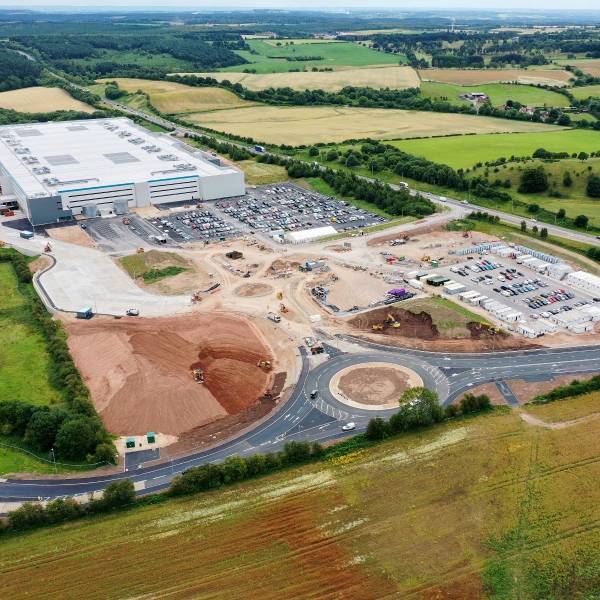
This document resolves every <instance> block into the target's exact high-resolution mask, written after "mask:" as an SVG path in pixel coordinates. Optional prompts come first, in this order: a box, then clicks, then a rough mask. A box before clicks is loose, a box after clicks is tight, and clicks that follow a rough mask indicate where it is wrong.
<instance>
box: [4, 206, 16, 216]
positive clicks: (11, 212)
mask: <svg viewBox="0 0 600 600" xmlns="http://www.w3.org/2000/svg"><path fill="white" fill-rule="evenodd" d="M2 214H3V215H4V216H5V217H14V216H15V211H14V210H12V209H10V208H5V209H4V210H3V211H2Z"/></svg>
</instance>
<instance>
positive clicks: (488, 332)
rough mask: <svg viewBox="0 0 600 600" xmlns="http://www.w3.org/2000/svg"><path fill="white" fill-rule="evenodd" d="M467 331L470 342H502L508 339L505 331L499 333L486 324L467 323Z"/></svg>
mask: <svg viewBox="0 0 600 600" xmlns="http://www.w3.org/2000/svg"><path fill="white" fill-rule="evenodd" d="M467 329H468V330H469V332H470V333H471V339H472V340H490V339H492V338H495V339H502V340H504V339H506V338H507V337H509V335H508V333H506V331H499V330H497V329H495V328H494V327H490V326H489V325H488V324H487V323H478V322H477V321H471V322H470V323H467Z"/></svg>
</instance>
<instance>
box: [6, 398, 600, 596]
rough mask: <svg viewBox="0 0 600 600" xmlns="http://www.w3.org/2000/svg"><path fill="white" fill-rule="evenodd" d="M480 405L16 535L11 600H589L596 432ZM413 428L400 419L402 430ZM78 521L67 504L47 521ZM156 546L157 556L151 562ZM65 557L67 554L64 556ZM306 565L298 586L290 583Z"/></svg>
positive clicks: (593, 570)
mask: <svg viewBox="0 0 600 600" xmlns="http://www.w3.org/2000/svg"><path fill="white" fill-rule="evenodd" d="M476 398H477V397H476V396H475V397H473V398H471V397H469V398H465V399H464V401H463V402H461V403H459V404H458V406H457V408H456V410H457V411H462V410H463V408H464V410H465V414H464V415H463V416H460V415H459V416H458V417H456V418H453V419H449V420H443V421H442V422H440V423H438V424H436V425H431V426H429V427H419V428H417V429H415V430H408V431H405V432H404V433H402V434H400V435H391V430H390V429H388V427H391V426H392V424H391V423H389V422H388V423H386V422H383V425H382V423H380V422H379V421H374V422H373V424H372V425H370V433H369V436H370V437H371V438H372V440H371V441H369V440H367V439H366V435H365V436H362V441H361V436H356V437H355V438H352V439H350V440H348V441H347V442H343V443H341V444H338V445H335V446H332V447H331V448H330V449H328V450H326V451H325V452H326V453H327V452H328V454H325V455H323V456H322V457H321V458H320V459H319V460H318V461H316V462H312V461H310V460H309V461H308V462H307V463H306V464H304V465H302V464H299V465H295V466H293V467H292V468H290V467H288V468H285V469H280V470H277V471H275V472H273V473H270V474H267V475H265V476H263V477H258V478H251V479H249V480H245V481H244V480H238V481H237V482H236V481H232V482H231V483H230V484H228V485H226V486H224V485H223V484H222V483H221V484H220V485H218V484H216V483H215V485H216V487H213V488H212V489H211V491H209V492H204V493H201V494H191V495H184V496H181V497H176V498H171V499H169V500H168V501H166V502H165V501H160V500H159V499H158V498H157V499H156V500H151V499H150V498H147V499H142V500H140V501H138V503H134V504H131V487H128V486H127V485H126V483H123V484H122V487H121V488H119V489H118V490H115V489H113V488H111V490H110V493H109V494H108V497H109V498H111V499H113V500H114V502H115V504H114V506H122V507H124V508H128V507H130V508H129V510H126V511H122V512H119V513H117V514H111V515H106V516H104V515H102V514H97V515H95V516H91V515H90V517H88V518H85V519H81V520H79V521H78V522H71V523H69V524H68V525H65V526H60V527H51V528H48V527H46V528H42V529H39V530H38V531H31V532H29V533H27V534H25V535H16V534H13V535H9V536H6V537H5V538H4V541H3V544H2V548H3V550H2V551H0V572H1V573H4V574H8V573H10V577H5V579H6V584H5V593H6V594H8V595H10V597H11V598H15V599H19V598H22V597H24V590H26V589H27V582H29V581H31V578H32V577H33V576H34V574H35V578H36V589H37V591H38V593H40V594H42V595H45V596H46V597H53V596H59V595H60V594H61V593H64V590H65V589H67V588H68V589H70V590H74V591H76V593H79V592H81V593H84V592H83V590H87V591H86V592H85V593H86V594H87V595H88V596H89V597H90V598H96V597H98V598H106V597H113V596H114V590H115V589H118V590H119V594H120V595H123V594H127V595H128V596H131V597H137V596H142V595H144V594H148V593H153V594H157V593H158V594H167V593H169V591H170V590H172V589H173V588H174V587H176V588H177V590H178V592H179V593H183V594H186V593H193V594H196V595H197V594H204V595H209V594H210V595H213V596H215V597H219V596H223V593H224V590H226V593H227V594H228V595H231V594H235V595H238V596H240V597H245V598H259V597H265V595H268V591H269V590H272V589H274V588H273V586H274V585H276V589H277V590H278V592H280V593H282V594H284V595H286V596H290V597H301V596H307V595H310V594H313V595H314V594H315V593H322V590H323V589H325V588H324V586H327V589H330V590H339V591H340V592H341V591H343V592H344V593H351V594H352V595H353V596H354V597H361V596H362V597H372V596H373V595H381V594H382V593H385V594H388V595H403V596H409V595H415V594H422V593H423V591H424V590H426V591H427V593H428V594H430V595H434V597H435V596H439V595H441V594H442V595H443V594H445V595H450V596H451V597H452V596H453V597H460V598H476V597H490V598H513V597H518V596H520V597H526V598H532V599H536V600H547V599H548V598H555V599H556V600H572V599H573V598H578V597H581V598H584V597H590V598H591V597H592V596H593V594H592V592H593V590H595V589H596V588H597V582H598V580H597V572H598V567H599V566H600V565H599V564H598V557H597V552H595V548H596V547H597V544H598V543H599V542H600V539H599V538H598V532H597V529H596V528H595V527H594V522H595V521H596V520H597V518H598V490H597V486H595V485H593V482H594V481H595V479H594V468H595V457H596V456H597V454H598V451H599V446H598V444H599V442H598V436H597V435H596V429H595V428H594V427H593V423H590V424H588V423H586V422H582V423H580V424H578V425H575V426H573V427H571V428H568V429H546V428H541V427H536V426H531V425H528V424H526V423H524V422H523V421H522V420H521V419H520V418H519V416H518V414H517V413H515V412H512V411H509V410H508V409H506V408H497V409H490V410H487V411H485V412H484V413H483V414H475V413H471V410H472V409H473V408H475V407H476V406H477V405H478V403H479V402H480V400H477V399H476ZM405 400H408V402H410V398H405ZM408 402H404V403H403V406H404V407H407V408H405V409H404V410H406V411H408ZM568 402H569V400H565V403H568ZM461 407H463V408H461ZM418 414H423V416H424V417H427V415H428V414H429V415H430V413H427V412H426V411H425V412H421V411H419V412H418ZM427 418H429V417H427ZM403 422H405V421H404V419H402V418H396V419H394V424H395V425H394V427H396V426H399V425H400V423H403ZM357 438H358V439H357ZM382 438H383V439H382ZM557 447H558V448H560V452H557V451H556V449H557ZM303 452H304V451H303ZM248 458H249V457H248ZM248 458H247V459H246V460H248ZM255 460H256V459H255ZM257 463H259V461H258V460H257ZM240 465H241V463H237V462H235V461H232V462H231V464H230V466H229V467H228V468H227V471H226V472H227V473H230V474H235V473H239V472H240V468H241V467H240ZM224 472H225V468H223V470H222V471H220V472H219V471H216V470H214V469H211V468H206V469H202V470H200V471H197V472H192V473H190V475H189V477H188V479H189V482H188V483H190V484H193V485H194V487H195V486H196V485H198V486H199V487H204V486H209V483H210V482H211V481H213V482H218V481H219V477H222V475H221V474H219V475H218V476H217V473H224ZM208 474H210V475H215V478H214V479H212V478H209V477H208ZM431 481H435V482H436V485H435V490H434V492H432V487H431ZM209 489H210V488H209ZM582 490H583V491H584V493H582ZM65 504H66V505H65ZM80 510H81V509H78V508H73V507H72V504H71V503H70V501H59V504H58V505H57V506H53V508H52V510H51V511H50V512H51V515H52V517H48V518H49V519H52V520H51V521H49V522H54V523H60V522H65V520H67V519H69V520H70V519H71V516H70V515H71V514H73V513H76V512H79V511H80ZM38 511H39V509H36V508H28V509H27V510H23V511H21V513H20V514H19V516H16V515H15V517H14V520H15V523H18V524H19V527H23V528H25V525H26V524H27V523H28V521H29V520H30V519H31V520H33V521H35V519H36V517H35V515H37V513H38ZM382 523H384V524H385V527H382V525H381V524H382ZM415 523H421V524H423V523H426V524H427V526H426V527H421V526H415ZM149 543H150V544H160V548H161V552H160V553H159V554H157V553H156V552H150V551H148V544H149ZM56 547H68V548H69V549H70V551H69V552H65V553H61V554H59V555H58V556H57V555H56V551H55V549H56ZM423 548H426V549H427V556H428V560H427V561H423V552H424V551H425V550H421V549H423ZM415 549H417V550H415ZM166 554H168V555H169V556H170V557H171V558H170V560H169V561H167V562H165V561H164V560H163V558H162V557H163V556H164V555H166ZM582 561H583V562H582ZM323 564H327V565H328V568H327V569H323ZM298 565H301V566H302V569H303V577H302V578H300V579H298V578H290V577H289V572H290V570H291V569H294V568H298ZM582 565H585V567H586V568H585V569H583V568H581V567H582ZM158 566H160V568H158ZM134 567H135V568H134ZM232 567H235V568H232ZM99 572H100V573H105V572H107V573H108V572H110V577H105V576H103V575H100V576H99V575H98V573H99ZM46 575H47V576H46ZM90 578H93V579H94V582H95V583H94V588H93V591H90V589H89V581H90ZM224 578H226V581H227V583H226V586H225V587H224V584H223V581H224ZM586 594H587V596H586Z"/></svg>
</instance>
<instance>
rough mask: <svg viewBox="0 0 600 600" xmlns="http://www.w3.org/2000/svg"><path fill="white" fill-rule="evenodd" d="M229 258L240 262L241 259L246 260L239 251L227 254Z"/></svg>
mask: <svg viewBox="0 0 600 600" xmlns="http://www.w3.org/2000/svg"><path fill="white" fill-rule="evenodd" d="M225 256H226V257H227V258H230V259H231V260H239V259H240V258H244V255H243V254H242V253H241V252H240V251H239V250H232V251H231V252H227V254H225Z"/></svg>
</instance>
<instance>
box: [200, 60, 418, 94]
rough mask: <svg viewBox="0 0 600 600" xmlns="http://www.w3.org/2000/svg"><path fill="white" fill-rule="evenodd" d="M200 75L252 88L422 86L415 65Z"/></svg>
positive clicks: (322, 88) (332, 90)
mask: <svg viewBox="0 0 600 600" xmlns="http://www.w3.org/2000/svg"><path fill="white" fill-rule="evenodd" d="M191 74H192V75H197V76H198V77H214V78H215V79H218V80H219V81H223V80H225V79H228V80H229V81H231V82H232V83H241V84H242V85H243V86H244V87H247V88H248V89H250V90H264V89H267V88H271V87H274V88H281V87H290V88H292V89H294V90H326V91H329V92H336V91H339V90H341V89H342V88H344V87H346V86H355V87H371V88H375V89H381V88H392V89H405V88H413V87H419V85H420V80H419V77H418V76H417V73H416V71H415V70H414V69H413V68H411V67H385V66H384V67H365V68H360V69H342V70H336V71H326V72H324V71H321V72H312V71H305V72H300V73H263V74H254V73H231V72H228V73H191Z"/></svg>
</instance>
